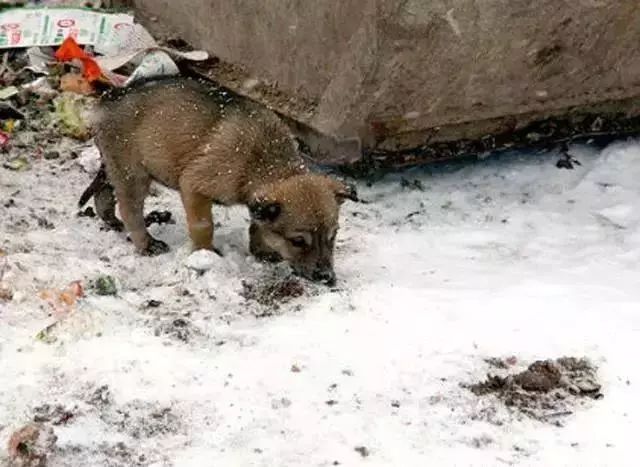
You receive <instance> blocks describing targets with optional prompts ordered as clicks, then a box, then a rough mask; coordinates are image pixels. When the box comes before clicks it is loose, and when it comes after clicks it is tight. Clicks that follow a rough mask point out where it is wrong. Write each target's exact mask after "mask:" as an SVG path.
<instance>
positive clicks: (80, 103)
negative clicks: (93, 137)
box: [54, 93, 90, 141]
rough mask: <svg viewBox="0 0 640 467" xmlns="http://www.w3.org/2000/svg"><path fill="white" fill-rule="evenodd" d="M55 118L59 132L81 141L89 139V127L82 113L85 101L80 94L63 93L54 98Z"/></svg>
mask: <svg viewBox="0 0 640 467" xmlns="http://www.w3.org/2000/svg"><path fill="white" fill-rule="evenodd" d="M54 105H55V115H54V118H55V120H56V121H57V122H58V123H59V124H60V133H61V134H62V135H64V136H69V137H71V138H75V139H78V140H81V141H85V140H87V139H89V137H90V134H89V127H88V124H87V122H86V121H85V119H84V118H83V113H84V111H85V106H86V101H85V100H83V98H82V96H78V95H76V94H72V93H63V94H61V95H60V96H58V97H56V98H55V99H54Z"/></svg>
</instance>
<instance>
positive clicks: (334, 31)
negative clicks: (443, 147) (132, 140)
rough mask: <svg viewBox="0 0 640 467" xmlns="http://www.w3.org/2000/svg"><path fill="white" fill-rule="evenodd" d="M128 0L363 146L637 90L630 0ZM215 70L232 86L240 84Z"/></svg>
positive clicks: (259, 94)
mask: <svg viewBox="0 0 640 467" xmlns="http://www.w3.org/2000/svg"><path fill="white" fill-rule="evenodd" d="M135 4H136V6H137V7H138V8H140V9H141V10H143V11H146V12H148V13H150V14H152V15H154V16H157V17H158V19H159V21H160V23H161V24H162V25H163V27H168V28H169V29H171V30H174V31H176V32H177V33H179V34H180V35H181V36H182V37H183V38H184V39H186V40H187V41H188V42H189V43H191V44H192V45H193V46H195V47H200V48H205V49H207V50H208V51H210V52H211V53H213V54H215V55H216V56H218V57H220V58H221V59H222V60H223V61H225V62H228V63H230V64H233V65H235V66H237V67H238V69H241V70H242V73H243V74H245V75H246V76H245V78H246V77H253V78H257V79H258V80H260V81H261V82H266V83H269V87H268V88H265V87H257V88H255V86H254V87H252V88H251V89H249V90H248V92H249V93H251V92H253V97H256V98H258V99H261V100H264V101H266V102H268V103H269V104H271V105H273V106H274V107H276V108H277V109H278V110H280V111H282V112H283V113H284V114H287V115H289V116H291V117H293V118H295V119H296V120H298V121H301V122H303V123H305V124H308V125H310V126H311V127H313V128H315V129H316V130H318V131H320V132H321V133H323V134H326V135H330V136H332V137H335V138H337V139H343V138H351V137H358V138H361V140H362V141H363V143H364V146H365V147H366V148H378V149H384V150H397V149H406V148H411V147H415V146H419V145H422V144H425V143H427V142H436V141H447V140H451V139H457V138H478V137H482V136H484V135H485V134H487V133H492V132H497V131H505V130H509V129H510V128H516V127H518V126H521V125H524V124H525V123H526V122H525V120H526V121H531V120H532V119H533V120H535V119H536V118H544V117H545V116H547V115H551V114H558V113H562V112H563V111H564V109H568V108H570V107H572V106H583V105H590V104H595V103H598V102H604V101H610V100H617V99H624V98H628V97H633V96H638V95H639V94H640V92H639V91H640V47H639V46H638V44H640V28H639V27H638V25H639V24H640V6H639V5H638V0H536V1H531V0H313V1H310V0H181V1H174V0H136V1H135ZM221 78H222V81H225V74H224V73H222V74H221ZM228 81H229V82H228V83H226V84H231V86H232V87H234V86H235V87H236V88H239V90H240V91H242V87H243V86H244V84H243V83H245V84H246V80H245V81H242V82H240V81H234V80H233V79H231V80H228ZM251 82H253V83H255V81H251ZM254 88H255V89H254ZM256 89H257V90H256ZM265 89H271V90H272V91H273V90H274V89H275V91H273V92H266V91H265ZM245 91H246V90H245ZM274 92H275V93H276V94H279V95H280V97H279V98H278V99H272V96H271V95H272V94H274ZM283 95H284V96H285V98H284V99H283V98H282V96H283ZM287 98H288V99H289V102H288V101H287ZM294 102H304V103H305V105H290V104H291V103H294Z"/></svg>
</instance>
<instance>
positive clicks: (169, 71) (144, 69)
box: [124, 50, 180, 86]
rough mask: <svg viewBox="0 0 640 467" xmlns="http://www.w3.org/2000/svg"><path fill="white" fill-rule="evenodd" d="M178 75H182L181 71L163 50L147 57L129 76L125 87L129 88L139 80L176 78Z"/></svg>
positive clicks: (150, 53) (153, 52)
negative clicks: (163, 77) (161, 77)
mask: <svg viewBox="0 0 640 467" xmlns="http://www.w3.org/2000/svg"><path fill="white" fill-rule="evenodd" d="M178 74H180V69H178V66H177V65H176V64H175V63H174V61H173V60H171V57H170V56H169V54H168V53H166V52H164V51H162V50H154V51H152V52H149V53H148V54H147V55H145V57H144V58H143V59H142V62H141V63H140V65H138V67H137V68H136V69H135V71H134V72H133V74H132V75H131V76H129V78H128V79H127V80H126V81H125V83H124V85H125V86H128V85H130V84H131V83H133V82H134V81H136V80H138V79H143V78H156V77H159V76H175V75H178Z"/></svg>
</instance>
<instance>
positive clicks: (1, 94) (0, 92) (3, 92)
mask: <svg viewBox="0 0 640 467" xmlns="http://www.w3.org/2000/svg"><path fill="white" fill-rule="evenodd" d="M19 92H20V90H19V89H18V88H17V87H15V86H7V87H6V88H4V89H0V100H3V101H4V100H7V99H9V98H11V97H13V96H15V95H16V94H18V93H19Z"/></svg>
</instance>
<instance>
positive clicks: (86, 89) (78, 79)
mask: <svg viewBox="0 0 640 467" xmlns="http://www.w3.org/2000/svg"><path fill="white" fill-rule="evenodd" d="M60 90H61V91H63V92H74V93H76V94H83V95H85V96H88V95H90V94H93V93H94V92H95V89H94V88H93V86H92V85H91V83H90V82H89V80H88V79H87V78H85V77H84V76H82V75H80V74H78V73H67V74H66V75H63V76H61V77H60Z"/></svg>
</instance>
